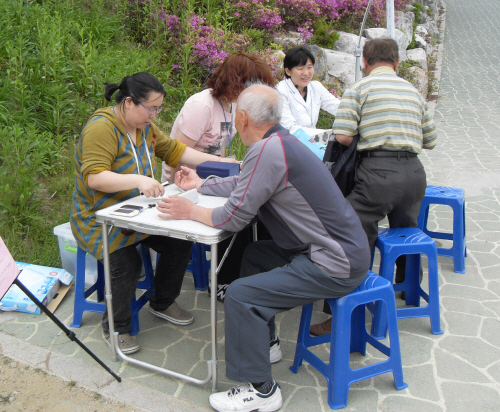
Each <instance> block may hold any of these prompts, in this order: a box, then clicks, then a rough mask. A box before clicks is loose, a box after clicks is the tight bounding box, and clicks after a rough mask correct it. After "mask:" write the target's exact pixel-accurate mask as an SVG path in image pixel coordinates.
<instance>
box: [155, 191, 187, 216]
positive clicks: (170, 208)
mask: <svg viewBox="0 0 500 412" xmlns="http://www.w3.org/2000/svg"><path fill="white" fill-rule="evenodd" d="M193 207H194V203H193V202H191V201H190V200H188V199H185V198H183V197H179V196H170V197H166V198H165V199H161V200H160V201H159V202H158V203H157V205H156V208H157V209H158V211H159V212H160V213H161V214H160V215H158V216H159V217H161V218H162V219H181V220H187V219H189V218H190V217H189V216H190V213H191V210H192V209H193Z"/></svg>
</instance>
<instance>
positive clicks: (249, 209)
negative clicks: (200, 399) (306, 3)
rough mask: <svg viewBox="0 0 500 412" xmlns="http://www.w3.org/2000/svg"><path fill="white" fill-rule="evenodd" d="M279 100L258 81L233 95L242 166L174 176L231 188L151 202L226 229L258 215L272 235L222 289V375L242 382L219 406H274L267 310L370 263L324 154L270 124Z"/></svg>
mask: <svg viewBox="0 0 500 412" xmlns="http://www.w3.org/2000/svg"><path fill="white" fill-rule="evenodd" d="M281 107H282V104H281V101H280V96H279V94H278V93H277V92H276V91H275V90H274V89H273V88H271V87H268V86H264V85H253V86H250V87H249V88H247V89H245V90H244V91H243V93H242V94H241V95H240V97H239V98H238V102H237V109H236V117H235V126H236V129H237V130H238V132H239V134H240V136H241V139H242V141H243V143H244V144H245V145H246V146H248V147H249V148H248V150H247V153H246V155H245V159H244V162H243V167H242V170H241V173H240V175H238V176H230V177H227V178H214V179H210V180H208V181H207V182H205V183H204V184H202V180H201V179H200V178H199V177H198V176H197V175H196V173H194V172H193V171H188V170H189V169H183V170H181V171H180V172H178V174H177V175H176V184H178V185H179V186H180V187H182V188H184V189H190V188H194V187H199V189H198V190H199V191H200V192H201V193H203V194H207V195H216V196H226V197H229V199H228V201H227V203H226V204H225V206H223V207H219V208H215V209H206V208H203V207H201V206H198V205H195V204H193V203H191V202H189V201H188V200H186V199H184V198H179V197H171V198H168V199H164V200H163V201H161V202H159V203H158V209H159V211H160V212H161V213H162V215H160V216H161V217H164V218H175V219H192V220H197V221H200V222H203V223H205V224H207V225H210V226H213V227H218V228H221V229H225V230H228V231H231V232H237V231H239V230H241V229H242V228H243V227H245V226H246V225H247V224H249V223H250V221H251V220H252V219H253V218H254V216H255V215H258V216H259V218H260V220H261V221H262V222H263V223H264V224H265V226H266V227H267V229H268V230H269V232H270V233H271V235H272V237H273V240H272V241H260V242H255V243H253V244H251V245H250V246H249V247H247V249H246V250H245V253H244V256H243V261H242V264H241V273H240V279H238V280H236V281H234V282H233V283H232V284H231V285H230V286H229V288H228V289H227V293H226V298H225V304H224V306H225V314H226V322H225V327H226V375H227V377H228V378H229V379H232V380H235V381H239V382H244V383H243V384H240V385H239V386H236V387H234V388H232V389H231V390H229V391H228V392H220V393H215V394H212V395H211V396H210V404H211V405H212V407H213V408H214V409H216V410H218V411H220V412H222V411H254V410H255V411H257V410H258V411H275V410H278V409H279V408H280V407H281V404H282V398H281V391H280V388H279V385H278V384H277V383H276V382H275V381H274V380H273V378H272V375H271V358H270V344H269V336H270V332H271V334H272V333H273V332H274V329H273V328H274V316H275V315H276V314H278V313H280V312H283V311H286V310H290V309H292V308H294V307H296V306H301V305H305V304H308V303H311V302H314V301H316V300H318V299H323V298H337V297H341V296H344V295H346V294H348V293H350V292H351V291H353V290H354V289H355V288H356V287H357V286H358V285H359V284H360V283H361V282H362V281H363V280H364V278H365V276H366V274H367V271H368V268H369V264H370V251H369V248H368V242H367V239H366V235H365V233H364V231H363V228H362V227H361V223H360V221H359V218H358V217H357V215H356V213H355V212H354V210H353V208H352V207H351V206H350V204H349V203H348V202H347V201H346V200H345V198H344V196H342V193H341V192H340V190H339V188H338V187H337V185H336V183H335V181H334V180H333V178H332V176H331V174H330V173H329V171H328V170H327V169H326V168H325V166H324V165H323V163H322V162H321V161H320V160H319V159H318V158H317V157H316V156H315V155H314V154H313V153H312V152H311V151H310V150H308V149H307V148H305V147H304V145H303V144H302V143H300V142H299V141H298V140H297V139H296V138H295V137H294V136H292V135H291V134H290V133H289V132H288V130H286V129H284V128H283V127H282V126H280V125H279V124H278V123H279V120H280V118H281ZM270 329H271V330H270ZM271 356H272V354H271Z"/></svg>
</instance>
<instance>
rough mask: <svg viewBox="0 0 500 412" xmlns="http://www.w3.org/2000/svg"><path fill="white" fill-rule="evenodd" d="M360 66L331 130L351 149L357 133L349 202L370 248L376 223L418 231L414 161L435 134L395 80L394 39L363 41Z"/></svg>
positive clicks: (400, 273)
mask: <svg viewBox="0 0 500 412" xmlns="http://www.w3.org/2000/svg"><path fill="white" fill-rule="evenodd" d="M363 62H364V65H365V72H366V74H367V76H366V77H365V78H363V79H361V80H360V81H358V82H356V83H354V84H353V85H352V86H351V87H350V88H349V89H347V90H346V91H345V93H344V95H343V96H342V101H341V103H340V106H339V108H338V111H337V115H336V117H335V122H334V124H333V131H334V133H335V134H336V139H337V140H338V141H339V142H340V143H341V144H343V145H346V146H349V145H350V144H351V143H352V140H353V136H354V135H356V134H358V133H359V136H360V138H359V141H358V146H357V150H358V151H359V153H360V155H361V161H360V163H359V166H358V169H357V171H356V181H355V186H354V189H353V191H352V192H351V194H350V195H349V196H348V197H347V200H348V201H349V202H350V203H351V205H352V207H353V208H354V210H355V211H356V213H357V214H358V216H359V218H360V220H361V224H362V225H363V229H364V230H365V232H366V235H367V236H368V243H369V245H370V248H373V246H374V245H375V241H376V240H377V235H378V222H379V221H380V220H382V219H383V218H384V217H386V216H387V217H388V220H389V225H390V227H393V228H398V227H416V226H417V218H418V214H419V211H420V204H421V202H422V199H423V198H424V195H425V188H426V186H427V182H426V176H425V171H424V167H423V166H422V163H421V162H420V160H419V159H418V157H417V156H418V154H419V153H420V152H421V151H422V148H423V149H433V148H434V146H435V144H436V139H437V136H436V129H435V126H434V121H433V119H432V116H431V115H430V114H429V111H428V108H427V103H426V101H425V99H424V98H423V97H422V95H421V94H420V93H419V91H418V90H417V89H415V87H413V86H412V85H411V84H410V83H409V82H407V81H406V80H404V79H402V78H400V77H398V76H397V75H396V68H397V66H398V64H399V56H398V46H397V43H396V42H395V41H394V40H393V39H375V40H370V41H368V42H366V44H365V46H364V48H363ZM405 259H406V257H405V256H402V257H400V258H399V259H398V260H397V262H396V265H397V270H396V283H400V282H403V281H404V278H405ZM330 329H331V319H329V320H328V321H326V322H323V323H320V324H317V325H313V326H312V327H311V334H313V335H322V334H325V333H329V332H330Z"/></svg>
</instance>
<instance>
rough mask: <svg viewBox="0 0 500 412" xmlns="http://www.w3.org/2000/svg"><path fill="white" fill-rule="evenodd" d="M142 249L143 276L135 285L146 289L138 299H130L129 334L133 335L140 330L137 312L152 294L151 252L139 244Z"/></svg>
mask: <svg viewBox="0 0 500 412" xmlns="http://www.w3.org/2000/svg"><path fill="white" fill-rule="evenodd" d="M141 251H142V262H143V265H144V274H145V278H144V280H143V281H141V282H138V283H137V287H138V288H139V289H146V291H145V292H144V293H143V294H142V296H141V297H140V298H139V299H136V298H135V296H134V299H133V300H132V303H131V304H130V312H131V313H132V321H131V325H130V335H131V336H135V335H137V334H138V333H139V331H140V326H139V312H140V310H141V309H142V308H143V306H144V305H145V304H146V303H147V302H149V299H151V298H152V297H153V295H154V282H153V279H154V274H153V265H152V263H151V254H150V252H149V248H148V247H147V246H145V245H141Z"/></svg>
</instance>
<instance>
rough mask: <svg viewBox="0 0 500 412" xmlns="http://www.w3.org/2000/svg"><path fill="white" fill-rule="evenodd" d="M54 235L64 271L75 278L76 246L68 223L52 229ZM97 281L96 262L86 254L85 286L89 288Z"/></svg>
mask: <svg viewBox="0 0 500 412" xmlns="http://www.w3.org/2000/svg"><path fill="white" fill-rule="evenodd" d="M54 235H56V236H57V238H58V241H59V253H60V255H61V263H62V267H63V269H64V270H66V271H68V272H69V273H71V274H72V275H73V276H76V254H77V251H78V245H77V243H76V240H75V237H74V236H73V232H72V231H71V226H70V223H69V222H68V223H64V224H62V225H59V226H56V227H55V228H54ZM96 281H97V260H96V258H95V257H94V256H92V255H89V254H87V255H86V257H85V286H86V287H90V286H92V285H93V284H94V283H95V282H96Z"/></svg>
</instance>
